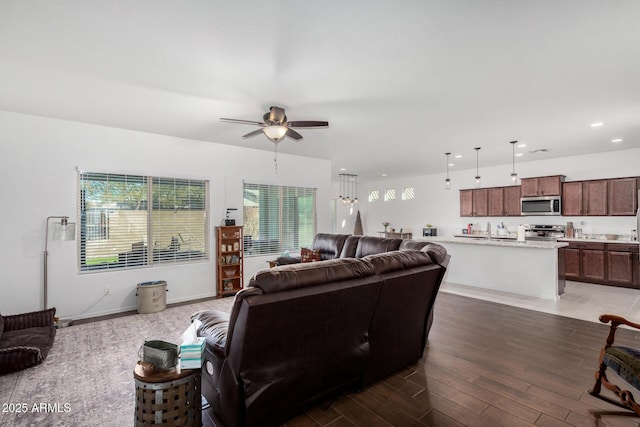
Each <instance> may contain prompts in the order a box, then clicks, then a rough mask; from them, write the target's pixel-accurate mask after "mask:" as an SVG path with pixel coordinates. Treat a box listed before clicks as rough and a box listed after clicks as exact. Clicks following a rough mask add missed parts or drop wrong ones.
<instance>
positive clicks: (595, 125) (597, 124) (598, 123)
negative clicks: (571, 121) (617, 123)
mask: <svg viewBox="0 0 640 427" xmlns="http://www.w3.org/2000/svg"><path fill="white" fill-rule="evenodd" d="M603 124H604V123H602V122H594V123H591V127H592V128H599V127H600V126H602V125H603Z"/></svg>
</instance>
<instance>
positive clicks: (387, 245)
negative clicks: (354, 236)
mask: <svg viewBox="0 0 640 427" xmlns="http://www.w3.org/2000/svg"><path fill="white" fill-rule="evenodd" d="M400 243H402V239H385V238H383V237H374V236H362V237H360V239H359V240H358V247H357V248H356V258H363V257H365V256H367V255H372V254H379V253H381V252H389V251H397V250H398V248H399V247H400Z"/></svg>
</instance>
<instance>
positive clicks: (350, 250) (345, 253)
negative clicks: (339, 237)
mask: <svg viewBox="0 0 640 427" xmlns="http://www.w3.org/2000/svg"><path fill="white" fill-rule="evenodd" d="M361 237H362V236H349V237H347V240H345V241H344V246H342V252H341V253H340V258H355V257H356V249H358V242H359V241H360V238H361Z"/></svg>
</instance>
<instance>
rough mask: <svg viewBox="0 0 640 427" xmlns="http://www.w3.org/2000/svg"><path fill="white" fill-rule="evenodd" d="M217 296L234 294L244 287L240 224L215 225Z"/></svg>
mask: <svg viewBox="0 0 640 427" xmlns="http://www.w3.org/2000/svg"><path fill="white" fill-rule="evenodd" d="M216 245H217V246H216V249H217V252H218V260H217V268H216V284H217V296H218V298H222V297H225V296H230V295H235V294H236V293H237V292H238V291H239V290H240V289H242V288H243V287H244V280H243V277H244V233H243V229H242V226H236V225H234V226H219V227H216Z"/></svg>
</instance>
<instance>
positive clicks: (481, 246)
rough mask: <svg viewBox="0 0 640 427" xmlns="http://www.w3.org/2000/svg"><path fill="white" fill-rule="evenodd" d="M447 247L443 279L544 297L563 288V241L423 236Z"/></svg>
mask: <svg viewBox="0 0 640 427" xmlns="http://www.w3.org/2000/svg"><path fill="white" fill-rule="evenodd" d="M419 240H423V241H429V242H434V243H438V244H440V245H442V246H444V247H445V248H446V249H447V252H448V253H449V255H451V262H450V264H449V268H448V269H447V273H446V275H445V277H444V280H445V281H447V282H449V283H457V284H460V285H466V286H476V287H479V288H485V289H493V290H498V291H504V292H510V293H514V294H521V295H527V296H532V297H537V298H544V299H557V298H558V297H559V296H560V295H561V294H562V293H563V292H564V279H561V277H560V275H561V273H563V269H564V265H563V264H564V263H563V261H562V259H560V258H559V257H558V249H559V248H562V247H565V246H568V243H566V242H553V241H531V240H526V241H524V242H518V241H515V240H509V239H488V238H486V237H423V238H421V239H419Z"/></svg>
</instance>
